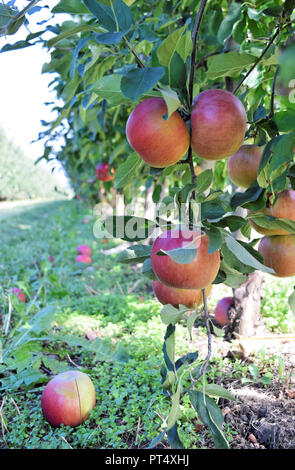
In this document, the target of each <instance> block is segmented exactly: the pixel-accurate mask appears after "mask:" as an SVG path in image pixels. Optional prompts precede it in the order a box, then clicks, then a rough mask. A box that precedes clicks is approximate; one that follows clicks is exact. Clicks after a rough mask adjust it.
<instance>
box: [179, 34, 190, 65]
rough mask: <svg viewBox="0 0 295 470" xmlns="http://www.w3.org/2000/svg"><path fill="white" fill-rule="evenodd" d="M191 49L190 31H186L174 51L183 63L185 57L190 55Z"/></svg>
mask: <svg viewBox="0 0 295 470" xmlns="http://www.w3.org/2000/svg"><path fill="white" fill-rule="evenodd" d="M192 50H193V41H192V36H191V33H190V31H186V32H185V33H184V34H183V35H182V36H181V37H180V39H179V41H178V43H177V46H176V52H178V54H179V55H180V57H181V58H182V60H183V62H184V63H185V62H186V60H187V58H188V57H190V55H191V53H192Z"/></svg>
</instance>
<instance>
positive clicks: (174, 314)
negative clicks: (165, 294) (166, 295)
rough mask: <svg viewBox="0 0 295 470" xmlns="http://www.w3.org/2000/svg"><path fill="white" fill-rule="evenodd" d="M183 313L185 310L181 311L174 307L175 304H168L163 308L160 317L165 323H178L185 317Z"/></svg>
mask: <svg viewBox="0 0 295 470" xmlns="http://www.w3.org/2000/svg"><path fill="white" fill-rule="evenodd" d="M183 313H184V311H180V310H178V308H175V307H173V305H170V304H167V305H164V307H163V308H162V310H161V312H160V317H161V320H162V322H163V323H164V325H169V324H171V325H176V323H178V322H179V320H181V318H182V317H183Z"/></svg>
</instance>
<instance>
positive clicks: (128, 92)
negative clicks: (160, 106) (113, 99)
mask: <svg viewBox="0 0 295 470" xmlns="http://www.w3.org/2000/svg"><path fill="white" fill-rule="evenodd" d="M163 75H164V69H163V67H149V68H147V67H144V68H138V69H135V70H131V71H130V72H128V73H127V74H126V75H124V76H123V77H122V81H121V90H122V93H123V95H124V96H126V97H127V98H130V99H131V100H132V101H137V100H138V99H139V98H140V96H141V95H143V94H144V93H146V92H148V91H150V90H151V89H152V88H153V87H154V86H155V85H156V84H157V83H158V81H159V80H160V79H161V78H162V77H163Z"/></svg>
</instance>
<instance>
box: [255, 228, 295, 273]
mask: <svg viewBox="0 0 295 470" xmlns="http://www.w3.org/2000/svg"><path fill="white" fill-rule="evenodd" d="M258 251H259V252H260V253H261V254H262V256H263V257H264V264H265V266H267V267H269V268H272V269H273V270H274V271H275V274H274V276H277V277H290V276H295V235H274V236H271V237H263V238H262V239H261V240H260V242H259V245H258Z"/></svg>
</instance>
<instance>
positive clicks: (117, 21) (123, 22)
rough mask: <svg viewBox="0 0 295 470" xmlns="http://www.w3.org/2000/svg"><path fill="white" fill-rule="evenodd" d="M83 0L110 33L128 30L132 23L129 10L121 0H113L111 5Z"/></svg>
mask: <svg viewBox="0 0 295 470" xmlns="http://www.w3.org/2000/svg"><path fill="white" fill-rule="evenodd" d="M83 2H84V3H85V5H86V6H87V8H88V9H89V10H90V11H91V13H92V14H93V15H94V16H95V17H96V18H97V19H98V20H99V22H100V23H101V25H102V26H103V27H104V28H106V29H107V30H108V31H110V32H112V33H113V32H119V31H129V29H130V28H131V26H132V24H133V17H132V13H131V10H130V8H129V7H128V6H127V5H126V3H124V2H123V1H122V0H114V2H113V3H112V6H111V7H110V6H107V5H103V4H101V3H99V2H97V1H96V0H83Z"/></svg>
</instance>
